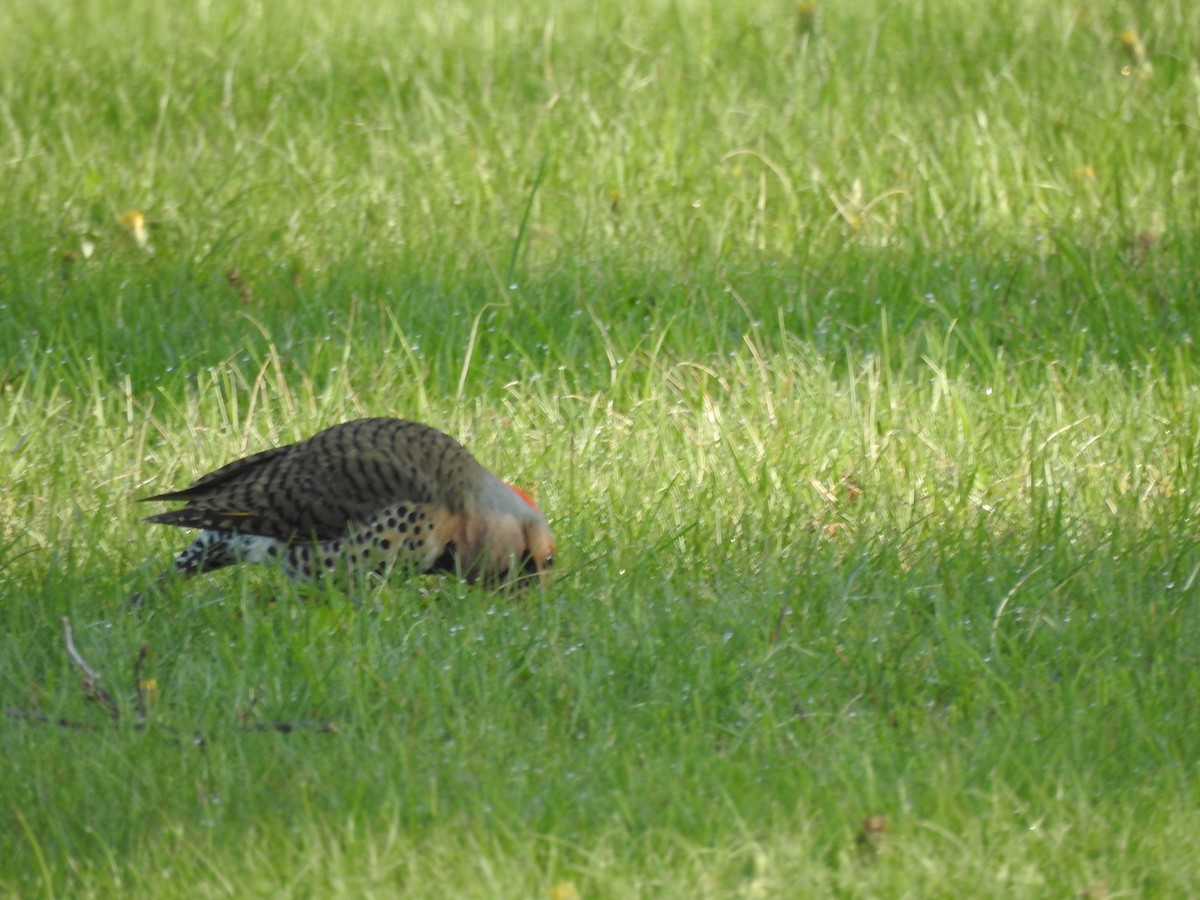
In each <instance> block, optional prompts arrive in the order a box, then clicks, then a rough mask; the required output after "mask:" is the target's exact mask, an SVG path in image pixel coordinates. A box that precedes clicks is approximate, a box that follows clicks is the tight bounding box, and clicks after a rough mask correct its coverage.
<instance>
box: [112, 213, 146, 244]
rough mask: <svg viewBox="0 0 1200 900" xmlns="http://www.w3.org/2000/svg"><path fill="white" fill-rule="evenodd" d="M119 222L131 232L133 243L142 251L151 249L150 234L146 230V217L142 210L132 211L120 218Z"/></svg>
mask: <svg viewBox="0 0 1200 900" xmlns="http://www.w3.org/2000/svg"><path fill="white" fill-rule="evenodd" d="M118 221H119V222H120V223H121V225H122V226H124V228H125V230H126V231H127V232H129V236H130V237H131V238H133V242H134V243H135V244H137V245H138V248H139V249H141V250H148V249H149V248H150V232H149V231H148V230H147V229H146V216H145V215H144V214H143V213H142V211H141V210H140V209H131V210H129V212H127V213H124V214H122V215H121V216H120V218H119V219H118Z"/></svg>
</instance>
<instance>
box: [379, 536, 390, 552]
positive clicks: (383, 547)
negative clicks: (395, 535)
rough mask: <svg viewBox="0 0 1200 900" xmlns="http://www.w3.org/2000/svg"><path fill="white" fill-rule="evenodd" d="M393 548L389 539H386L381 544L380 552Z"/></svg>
mask: <svg viewBox="0 0 1200 900" xmlns="http://www.w3.org/2000/svg"><path fill="white" fill-rule="evenodd" d="M391 546H392V542H391V541H389V540H388V539H387V538H384V539H383V540H382V541H380V542H379V549H380V550H387V549H388V548H389V547H391Z"/></svg>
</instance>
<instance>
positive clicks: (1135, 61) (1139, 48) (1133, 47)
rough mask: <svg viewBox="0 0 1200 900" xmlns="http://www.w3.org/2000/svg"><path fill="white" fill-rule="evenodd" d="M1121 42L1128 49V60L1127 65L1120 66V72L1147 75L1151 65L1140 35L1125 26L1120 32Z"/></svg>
mask: <svg viewBox="0 0 1200 900" xmlns="http://www.w3.org/2000/svg"><path fill="white" fill-rule="evenodd" d="M1121 43H1122V44H1124V45H1125V49H1126V50H1128V51H1129V60H1130V62H1129V65H1126V66H1122V67H1121V74H1122V75H1126V76H1128V75H1134V74H1136V75H1138V76H1140V77H1142V78H1145V77H1146V76H1147V75H1149V74H1150V72H1151V71H1152V69H1153V67H1152V66H1151V65H1150V55H1149V54H1148V53H1147V52H1146V45H1145V44H1144V43H1142V38H1141V36H1140V35H1139V34H1138V33H1137V32H1136V31H1134V30H1133V29H1132V28H1127V29H1125V30H1124V31H1122V32H1121Z"/></svg>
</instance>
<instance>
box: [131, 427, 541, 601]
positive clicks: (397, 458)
mask: <svg viewBox="0 0 1200 900" xmlns="http://www.w3.org/2000/svg"><path fill="white" fill-rule="evenodd" d="M142 500H182V501H186V505H185V506H184V507H183V508H182V509H177V510H174V511H172V512H164V513H159V514H158V515H154V516H150V517H148V518H147V519H146V520H145V521H147V522H158V523H161V524H163V525H178V526H181V527H184V528H199V529H202V530H201V532H200V534H199V535H198V536H197V537H196V539H195V540H194V541H192V543H191V544H190V545H188V547H187V548H186V549H185V550H184V551H183V552H182V553H180V554H179V555H178V556H177V557H176V558H175V561H174V562H173V563H172V565H171V566H170V568H168V570H167V571H166V572H165V573H163V576H162V578H167V577H170V576H171V575H172V574H178V575H182V576H183V577H185V578H186V577H191V576H193V575H196V574H198V573H200V572H210V571H212V570H214V569H220V568H223V567H225V566H230V565H234V564H236V563H241V562H245V563H268V564H270V563H273V564H276V565H279V566H280V567H281V568H283V570H284V571H285V572H286V573H287V574H288V575H289V576H290V577H292V578H301V577H302V578H316V577H319V576H320V575H322V574H323V573H325V572H334V571H338V570H341V571H356V570H357V571H363V570H365V571H376V572H379V573H381V574H383V573H387V572H389V571H390V570H391V569H393V568H399V569H402V570H403V569H407V570H409V571H416V572H439V571H450V572H458V573H460V574H461V575H462V576H463V577H464V578H466V579H467V581H470V582H474V581H482V582H484V583H485V584H488V585H492V586H499V585H503V584H511V583H518V582H524V581H527V580H528V579H531V578H537V579H544V578H545V574H546V570H547V569H549V568H550V566H552V565H553V564H554V537H553V536H552V535H551V533H550V527H549V525H548V524H547V523H546V518H545V516H543V515H542V513H541V511H540V510H539V509H538V508H537V506H535V505H534V503H533V501H532V500H530V499H529V497H528V496H526V494H525V493H524V492H522V491H520V490H519V489H517V488H515V487H513V486H512V485H510V484H506V483H505V482H503V481H501V480H500V479H499V478H497V477H496V476H495V475H493V474H492V473H491V472H490V471H488V470H487V469H486V468H484V467H483V466H482V465H481V464H480V463H479V462H478V461H477V460H476V459H475V457H473V456H472V455H471V454H470V453H469V452H468V451H467V449H466V448H465V447H463V446H462V445H461V444H459V443H458V441H456V440H454V438H452V437H450V436H449V435H446V434H443V433H442V432H440V431H438V430H436V429H434V428H430V427H429V426H427V425H421V424H419V423H417V422H409V421H405V420H403V419H384V418H378V419H356V420H354V421H351V422H345V423H343V424H341V425H335V426H333V427H332V428H328V429H326V430H325V431H322V432H320V433H319V434H316V435H314V436H313V437H310V438H309V439H308V440H305V441H300V442H299V443H297V444H289V445H287V446H284V447H276V448H274V449H271V450H264V451H262V452H261V453H255V454H254V455H253V456H247V457H245V458H244V459H239V460H237V461H236V462H231V463H229V464H228V465H226V466H223V467H222V468H220V469H217V470H216V471H215V472H211V473H209V474H208V475H205V476H204V477H202V478H200V479H199V480H197V481H196V482H194V483H193V484H192V485H191V486H190V487H187V488H184V489H183V490H181V491H171V492H168V493H165V494H156V495H155V496H153V497H143V498H142ZM140 600H141V598H140V595H139V596H138V597H134V598H133V602H134V603H135V604H136V603H139V602H140Z"/></svg>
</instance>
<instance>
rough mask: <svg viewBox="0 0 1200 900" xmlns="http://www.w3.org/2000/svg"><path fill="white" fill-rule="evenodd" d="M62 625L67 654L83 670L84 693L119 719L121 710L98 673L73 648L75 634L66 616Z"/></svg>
mask: <svg viewBox="0 0 1200 900" xmlns="http://www.w3.org/2000/svg"><path fill="white" fill-rule="evenodd" d="M62 627H63V639H64V640H65V641H66V644H67V656H69V657H70V658H71V662H73V663H75V665H76V667H77V668H79V670H80V671H82V672H83V690H84V694H85V695H86V696H87V698H88V699H89V700H91V701H92V702H93V703H99V704H100V705H101V706H102V707H104V709H105V711H106V712H107V713H108V714H109V715H110V716H112V717H113V718H114V719H120V718H121V710H120V708H119V707H118V706H117V701H116V700H114V699H113V698H112V694H110V693H109V692H108V691H106V690H105V689H104V688H102V687H101V686H100V673H98V672H97V671H96V670H95V669H93V668H92V667H91V666H89V665H88V662H87V660H86V659H84V658H83V657H82V656H80V654H79V651H78V650H76V649H75V636H74V635H73V634H72V633H71V622H70V620H69V619H68V618H67V617H66V616H63V618H62Z"/></svg>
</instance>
